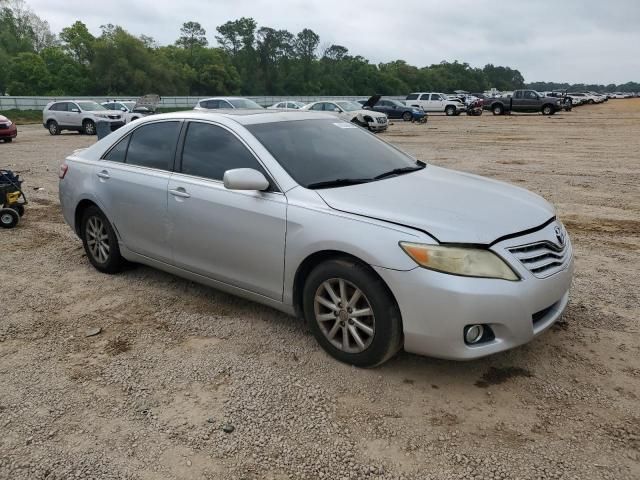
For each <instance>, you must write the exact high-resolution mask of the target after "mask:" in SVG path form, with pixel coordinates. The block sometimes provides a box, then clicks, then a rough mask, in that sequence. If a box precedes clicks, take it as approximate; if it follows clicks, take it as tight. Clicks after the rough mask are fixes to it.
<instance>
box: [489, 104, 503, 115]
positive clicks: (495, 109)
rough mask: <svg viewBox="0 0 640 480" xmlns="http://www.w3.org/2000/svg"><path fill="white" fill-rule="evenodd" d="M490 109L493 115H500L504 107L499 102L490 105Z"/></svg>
mask: <svg viewBox="0 0 640 480" xmlns="http://www.w3.org/2000/svg"><path fill="white" fill-rule="evenodd" d="M491 111H492V112H493V114H494V115H502V114H503V113H504V107H503V106H502V105H500V104H499V103H496V104H495V105H493V106H492V107H491Z"/></svg>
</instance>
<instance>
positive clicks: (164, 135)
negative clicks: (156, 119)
mask: <svg viewBox="0 0 640 480" xmlns="http://www.w3.org/2000/svg"><path fill="white" fill-rule="evenodd" d="M179 133H180V123H179V122H161V123H151V124H149V125H144V126H142V127H140V128H138V129H136V130H135V131H134V132H133V133H132V134H131V141H130V142H129V150H128V151H127V163H130V164H132V165H140V166H141V167H149V168H158V169H161V170H168V169H169V166H170V164H171V162H172V161H173V155H174V153H175V151H176V143H177V142H178V134H179Z"/></svg>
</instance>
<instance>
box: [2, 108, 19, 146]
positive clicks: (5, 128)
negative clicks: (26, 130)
mask: <svg viewBox="0 0 640 480" xmlns="http://www.w3.org/2000/svg"><path fill="white" fill-rule="evenodd" d="M17 136H18V128H17V127H16V124H15V123H13V122H12V121H11V120H9V119H8V118H7V117H5V116H4V115H0V140H4V141H5V142H7V143H9V142H10V141H12V140H13V139H14V138H16V137H17Z"/></svg>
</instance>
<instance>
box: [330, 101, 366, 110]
mask: <svg viewBox="0 0 640 480" xmlns="http://www.w3.org/2000/svg"><path fill="white" fill-rule="evenodd" d="M336 104H337V105H338V106H339V107H340V108H341V109H343V110H344V111H345V112H353V111H354V110H362V105H360V104H359V103H358V102H336Z"/></svg>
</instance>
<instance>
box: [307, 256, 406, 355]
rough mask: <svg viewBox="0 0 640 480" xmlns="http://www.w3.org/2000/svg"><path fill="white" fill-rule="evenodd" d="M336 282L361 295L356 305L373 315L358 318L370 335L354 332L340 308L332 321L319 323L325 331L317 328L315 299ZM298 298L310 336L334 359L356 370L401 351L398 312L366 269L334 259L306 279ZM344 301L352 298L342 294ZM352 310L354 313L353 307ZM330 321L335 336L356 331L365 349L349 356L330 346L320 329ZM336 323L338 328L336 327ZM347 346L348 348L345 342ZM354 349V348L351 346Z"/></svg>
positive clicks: (378, 282) (349, 353)
mask: <svg viewBox="0 0 640 480" xmlns="http://www.w3.org/2000/svg"><path fill="white" fill-rule="evenodd" d="M339 279H342V280H344V281H345V283H346V285H347V287H345V288H351V289H352V290H351V292H352V293H353V291H354V290H355V289H356V288H357V289H359V290H360V291H361V292H362V296H361V297H360V301H364V302H365V305H368V306H369V307H370V309H371V311H372V312H373V315H372V318H370V319H367V317H366V316H363V317H359V318H360V319H362V322H366V321H369V322H371V323H370V325H372V327H373V335H368V334H366V333H363V332H364V331H363V330H358V329H356V327H355V326H354V324H353V323H352V322H353V321H354V320H353V319H352V318H351V317H350V316H349V314H348V313H347V311H346V309H345V306H344V305H342V306H341V310H340V312H341V313H339V314H338V313H333V315H335V316H336V320H335V321H334V320H332V319H330V320H328V321H323V322H322V324H323V325H325V327H321V326H320V323H321V322H320V320H316V307H317V306H318V304H316V300H315V299H316V295H317V294H318V293H319V292H325V290H324V287H323V284H324V283H325V282H327V281H329V282H333V281H335V282H337V281H339ZM320 289H323V290H320ZM345 292H346V290H345ZM302 295H303V297H302V298H303V310H304V316H305V319H306V320H307V322H308V324H309V327H310V329H311V331H312V332H313V335H314V336H315V337H316V340H317V341H318V343H319V344H320V346H321V347H322V348H323V349H324V350H325V351H326V352H327V353H329V355H331V356H332V357H334V358H335V359H337V360H339V361H341V362H344V363H348V364H350V365H355V366H358V367H375V366H376V365H380V364H381V363H384V362H386V361H387V360H389V359H390V358H391V357H393V355H395V354H396V353H397V352H398V350H400V348H401V347H402V320H401V316H400V310H399V309H398V306H397V305H396V302H395V300H394V299H393V297H392V295H391V293H390V292H389V290H388V288H387V286H386V285H385V284H384V282H383V281H382V280H381V279H380V278H379V277H378V276H377V275H375V274H374V273H373V272H372V271H371V270H369V268H367V267H366V266H364V265H362V264H360V263H357V262H354V261H353V260H351V259H349V258H337V259H334V260H328V261H326V262H324V263H321V264H320V265H318V266H317V267H316V268H314V269H313V270H312V271H311V273H310V274H309V276H308V277H307V279H306V281H305V284H304V289H303V292H302ZM345 298H347V299H349V298H353V296H352V295H351V294H348V293H345ZM321 308H326V307H321ZM354 309H357V307H356V306H355V304H354ZM353 311H355V310H350V313H351V312H353ZM342 314H344V316H342ZM319 315H326V313H324V314H320V313H319ZM347 318H348V319H347ZM332 321H333V322H335V323H333V324H332V325H331V328H337V329H338V330H337V331H339V332H342V331H343V330H347V331H349V329H350V328H351V329H356V330H357V331H358V332H359V334H360V335H362V336H363V338H365V339H366V342H367V344H366V348H364V350H362V351H360V352H356V353H353V352H348V351H345V350H344V349H341V348H338V347H337V346H336V345H334V344H333V343H332V342H331V341H330V340H329V338H328V337H327V334H326V333H325V332H324V331H323V328H327V329H329V322H332ZM338 323H340V324H341V325H342V326H336V325H338ZM358 328H360V327H358ZM337 335H340V338H342V334H341V333H336V334H334V338H335V336H337ZM347 344H348V346H349V341H348V342H347ZM342 345H344V343H342ZM354 347H355V348H356V349H357V348H358V347H357V345H355V344H354Z"/></svg>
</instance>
